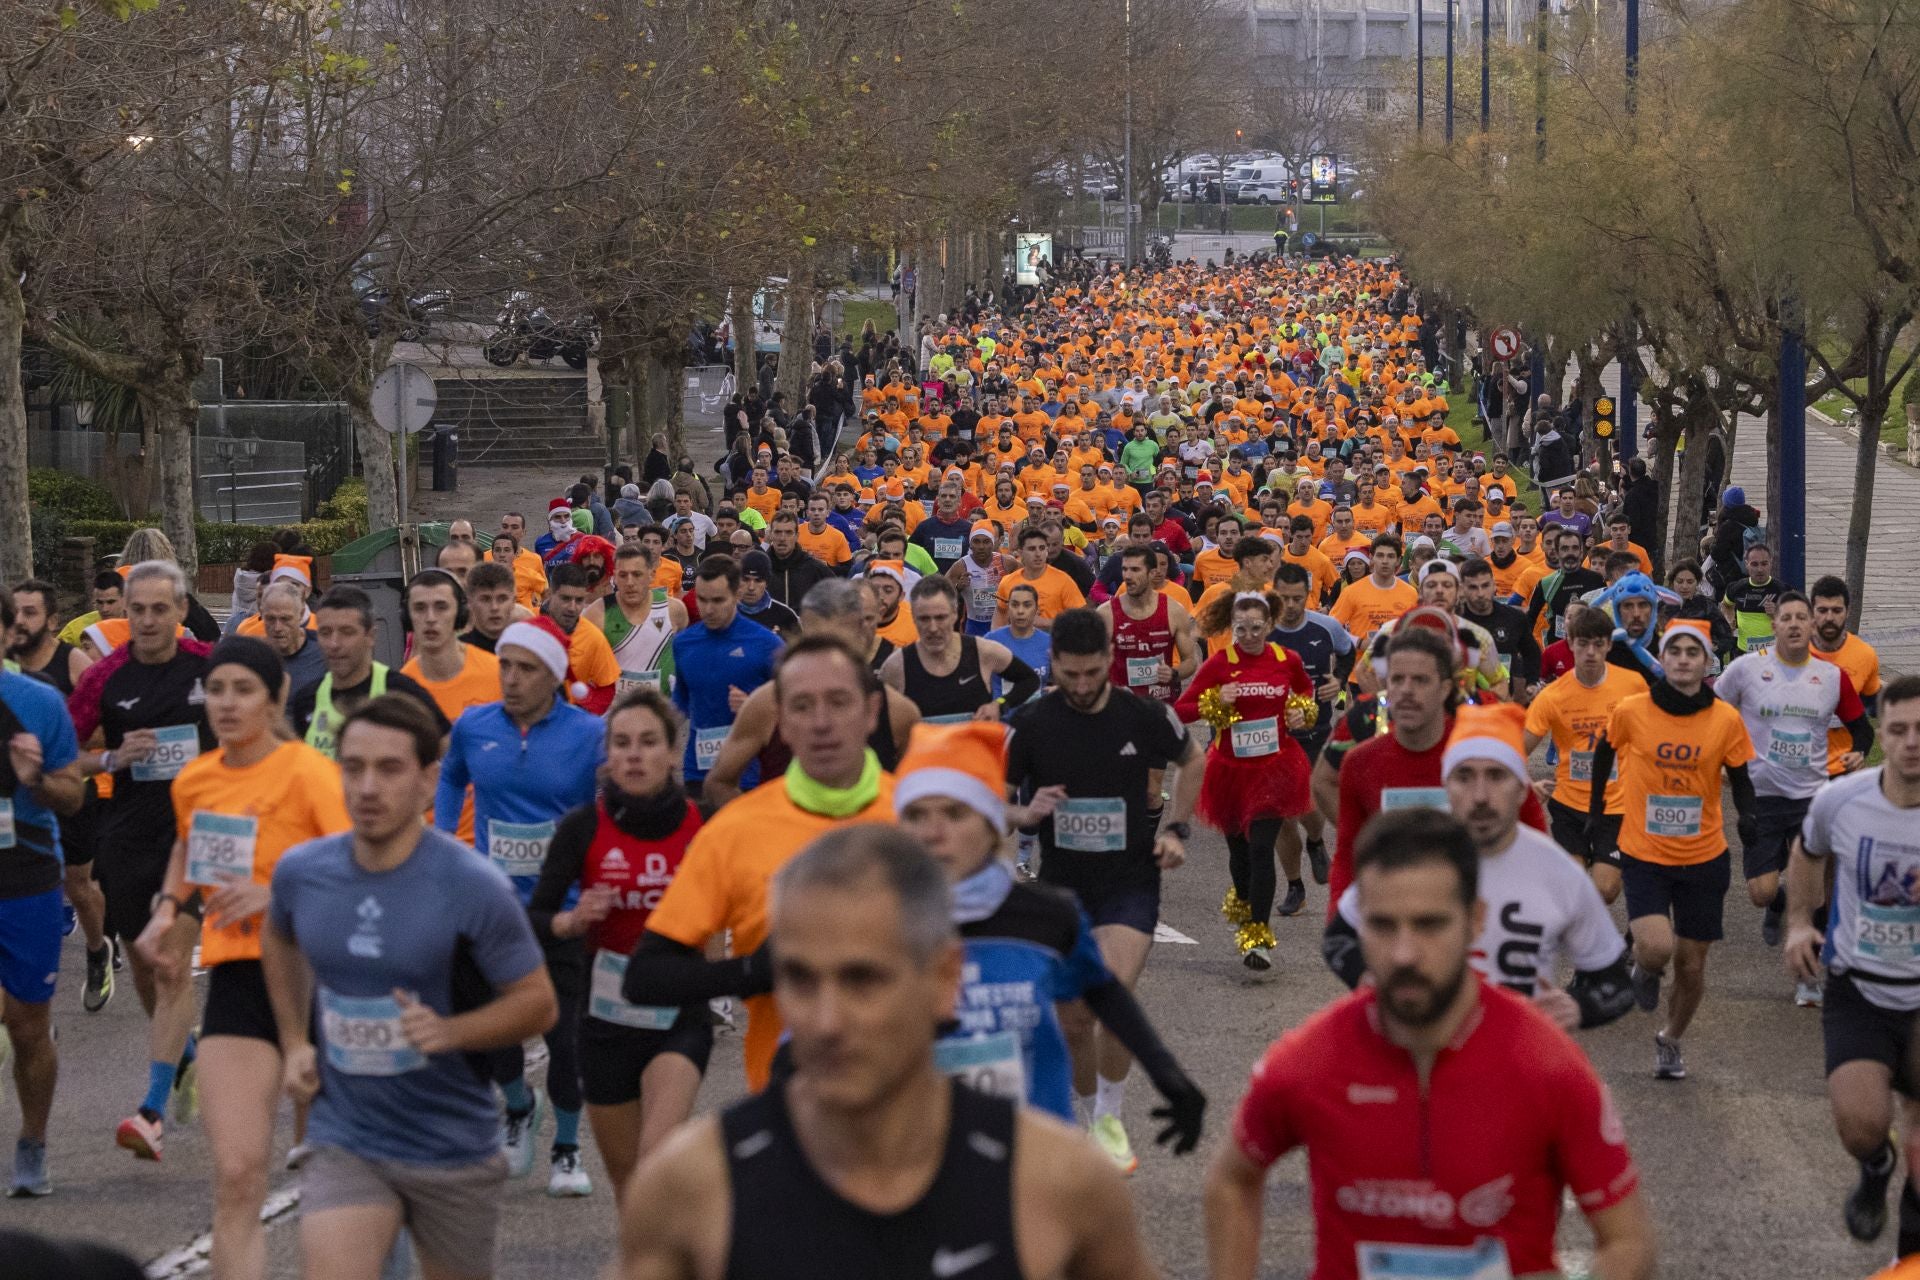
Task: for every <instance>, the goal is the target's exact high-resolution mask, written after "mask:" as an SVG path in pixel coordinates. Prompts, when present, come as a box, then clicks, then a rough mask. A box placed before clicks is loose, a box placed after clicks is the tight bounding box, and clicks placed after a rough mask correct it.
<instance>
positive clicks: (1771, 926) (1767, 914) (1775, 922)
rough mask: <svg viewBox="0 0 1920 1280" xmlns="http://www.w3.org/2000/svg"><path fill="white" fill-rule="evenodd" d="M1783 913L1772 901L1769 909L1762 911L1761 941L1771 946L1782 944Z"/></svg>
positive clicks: (1768, 906)
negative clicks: (1781, 921)
mask: <svg viewBox="0 0 1920 1280" xmlns="http://www.w3.org/2000/svg"><path fill="white" fill-rule="evenodd" d="M1781 914H1782V913H1781V911H1780V909H1779V908H1778V907H1775V906H1773V905H1772V904H1771V903H1769V904H1768V905H1767V909H1766V910H1765V911H1762V912H1761V913H1760V941H1762V942H1764V943H1766V944H1767V945H1768V946H1770V947H1777V946H1779V945H1780V917H1781Z"/></svg>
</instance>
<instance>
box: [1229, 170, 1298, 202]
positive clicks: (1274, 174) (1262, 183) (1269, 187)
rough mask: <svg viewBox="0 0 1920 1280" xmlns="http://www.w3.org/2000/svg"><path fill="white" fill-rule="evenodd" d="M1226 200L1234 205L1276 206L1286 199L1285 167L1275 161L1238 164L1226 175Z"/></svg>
mask: <svg viewBox="0 0 1920 1280" xmlns="http://www.w3.org/2000/svg"><path fill="white" fill-rule="evenodd" d="M1227 198H1228V199H1229V200H1232V201H1233V202H1234V203H1235V204H1278V203H1280V202H1281V201H1283V200H1285V199H1286V198H1287V166H1286V165H1285V164H1283V163H1281V162H1280V161H1277V160H1263V161H1260V162H1259V163H1256V164H1238V165H1235V166H1234V167H1233V168H1232V169H1231V170H1230V171H1229V172H1228V173H1227Z"/></svg>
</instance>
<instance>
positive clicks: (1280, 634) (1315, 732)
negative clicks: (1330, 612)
mask: <svg viewBox="0 0 1920 1280" xmlns="http://www.w3.org/2000/svg"><path fill="white" fill-rule="evenodd" d="M1268 639H1270V640H1272V641H1273V642H1274V643H1275V644H1277V645H1279V646H1280V647H1281V648H1282V649H1285V650H1287V651H1288V652H1290V653H1292V654H1293V655H1294V656H1295V657H1297V658H1299V659H1300V665H1301V666H1303V667H1305V668H1306V669H1307V676H1308V677H1309V678H1310V679H1311V680H1312V681H1313V684H1314V688H1315V689H1316V690H1318V689H1319V687H1320V685H1321V683H1322V682H1324V681H1325V680H1326V678H1327V677H1328V676H1330V675H1332V674H1333V673H1334V668H1335V666H1336V665H1337V663H1338V660H1339V659H1340V658H1343V657H1345V656H1346V655H1347V654H1350V653H1352V652H1353V636H1352V635H1351V634H1349V633H1348V631H1347V629H1346V628H1345V627H1343V626H1341V625H1340V624H1339V623H1338V622H1335V621H1334V620H1333V619H1332V618H1330V617H1328V616H1327V615H1326V614H1324V613H1315V612H1314V611H1313V610H1311V609H1309V610H1307V616H1306V617H1305V618H1303V619H1301V621H1300V626H1299V628H1298V629H1297V630H1294V631H1283V630H1281V629H1280V628H1279V627H1275V628H1274V629H1273V631H1272V632H1271V633H1270V634H1269V635H1268ZM1331 732H1333V711H1332V704H1331V702H1330V701H1325V700H1323V705H1322V706H1321V708H1320V717H1319V719H1318V720H1316V721H1315V722H1314V726H1313V728H1311V729H1303V730H1301V731H1300V732H1299V733H1296V734H1294V735H1293V736H1294V737H1296V738H1309V739H1311V738H1320V737H1325V736H1326V735H1327V734H1329V733H1331Z"/></svg>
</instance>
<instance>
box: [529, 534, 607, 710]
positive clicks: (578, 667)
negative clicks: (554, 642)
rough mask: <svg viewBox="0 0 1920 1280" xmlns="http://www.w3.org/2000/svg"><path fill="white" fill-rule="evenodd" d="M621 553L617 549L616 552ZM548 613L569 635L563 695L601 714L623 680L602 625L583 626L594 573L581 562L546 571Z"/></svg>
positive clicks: (567, 635) (556, 566) (561, 631)
mask: <svg viewBox="0 0 1920 1280" xmlns="http://www.w3.org/2000/svg"><path fill="white" fill-rule="evenodd" d="M615 554H616V555H618V552H616V553H615ZM547 578H548V582H549V584H550V585H549V588H548V591H547V606H546V616H547V617H548V618H551V619H552V620H553V622H554V625H556V626H558V627H559V628H560V634H562V635H564V636H565V637H566V638H567V669H568V671H569V672H571V676H570V679H569V681H568V683H569V684H571V685H573V686H575V687H572V688H566V689H563V690H562V692H563V694H564V695H565V696H566V697H568V698H569V699H570V700H571V701H573V702H574V703H576V704H577V705H579V706H580V707H581V708H582V709H583V710H586V711H589V712H591V713H593V714H594V715H596V716H597V715H600V714H601V713H603V712H604V711H606V709H607V708H608V707H610V706H612V705H613V694H614V690H615V688H616V687H617V686H618V685H619V683H620V667H619V665H618V664H617V663H616V662H615V661H614V658H613V650H612V648H611V647H609V646H608V644H607V638H606V636H604V635H602V634H601V631H600V628H598V627H596V626H594V625H593V624H592V623H588V624H587V625H586V626H584V627H583V626H581V625H580V615H581V614H582V613H584V612H585V611H586V607H587V600H588V597H589V596H590V595H591V593H592V588H591V584H592V582H593V578H592V576H591V575H590V574H589V573H588V572H587V569H586V566H584V565H580V564H573V563H567V564H556V565H554V566H553V567H552V569H551V570H550V571H549V572H548V574H547Z"/></svg>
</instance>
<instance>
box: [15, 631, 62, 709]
mask: <svg viewBox="0 0 1920 1280" xmlns="http://www.w3.org/2000/svg"><path fill="white" fill-rule="evenodd" d="M72 660H73V646H72V645H70V644H68V643H67V642H66V641H65V640H58V641H55V642H54V646H53V656H52V657H51V658H48V659H47V665H46V666H44V667H42V668H40V669H39V670H38V671H26V672H24V674H26V675H30V676H32V677H33V678H34V679H36V680H39V681H41V682H42V683H45V684H50V685H52V686H53V687H54V688H56V689H58V690H59V691H60V695H61V696H62V697H66V698H71V697H72V696H73V666H72Z"/></svg>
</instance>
